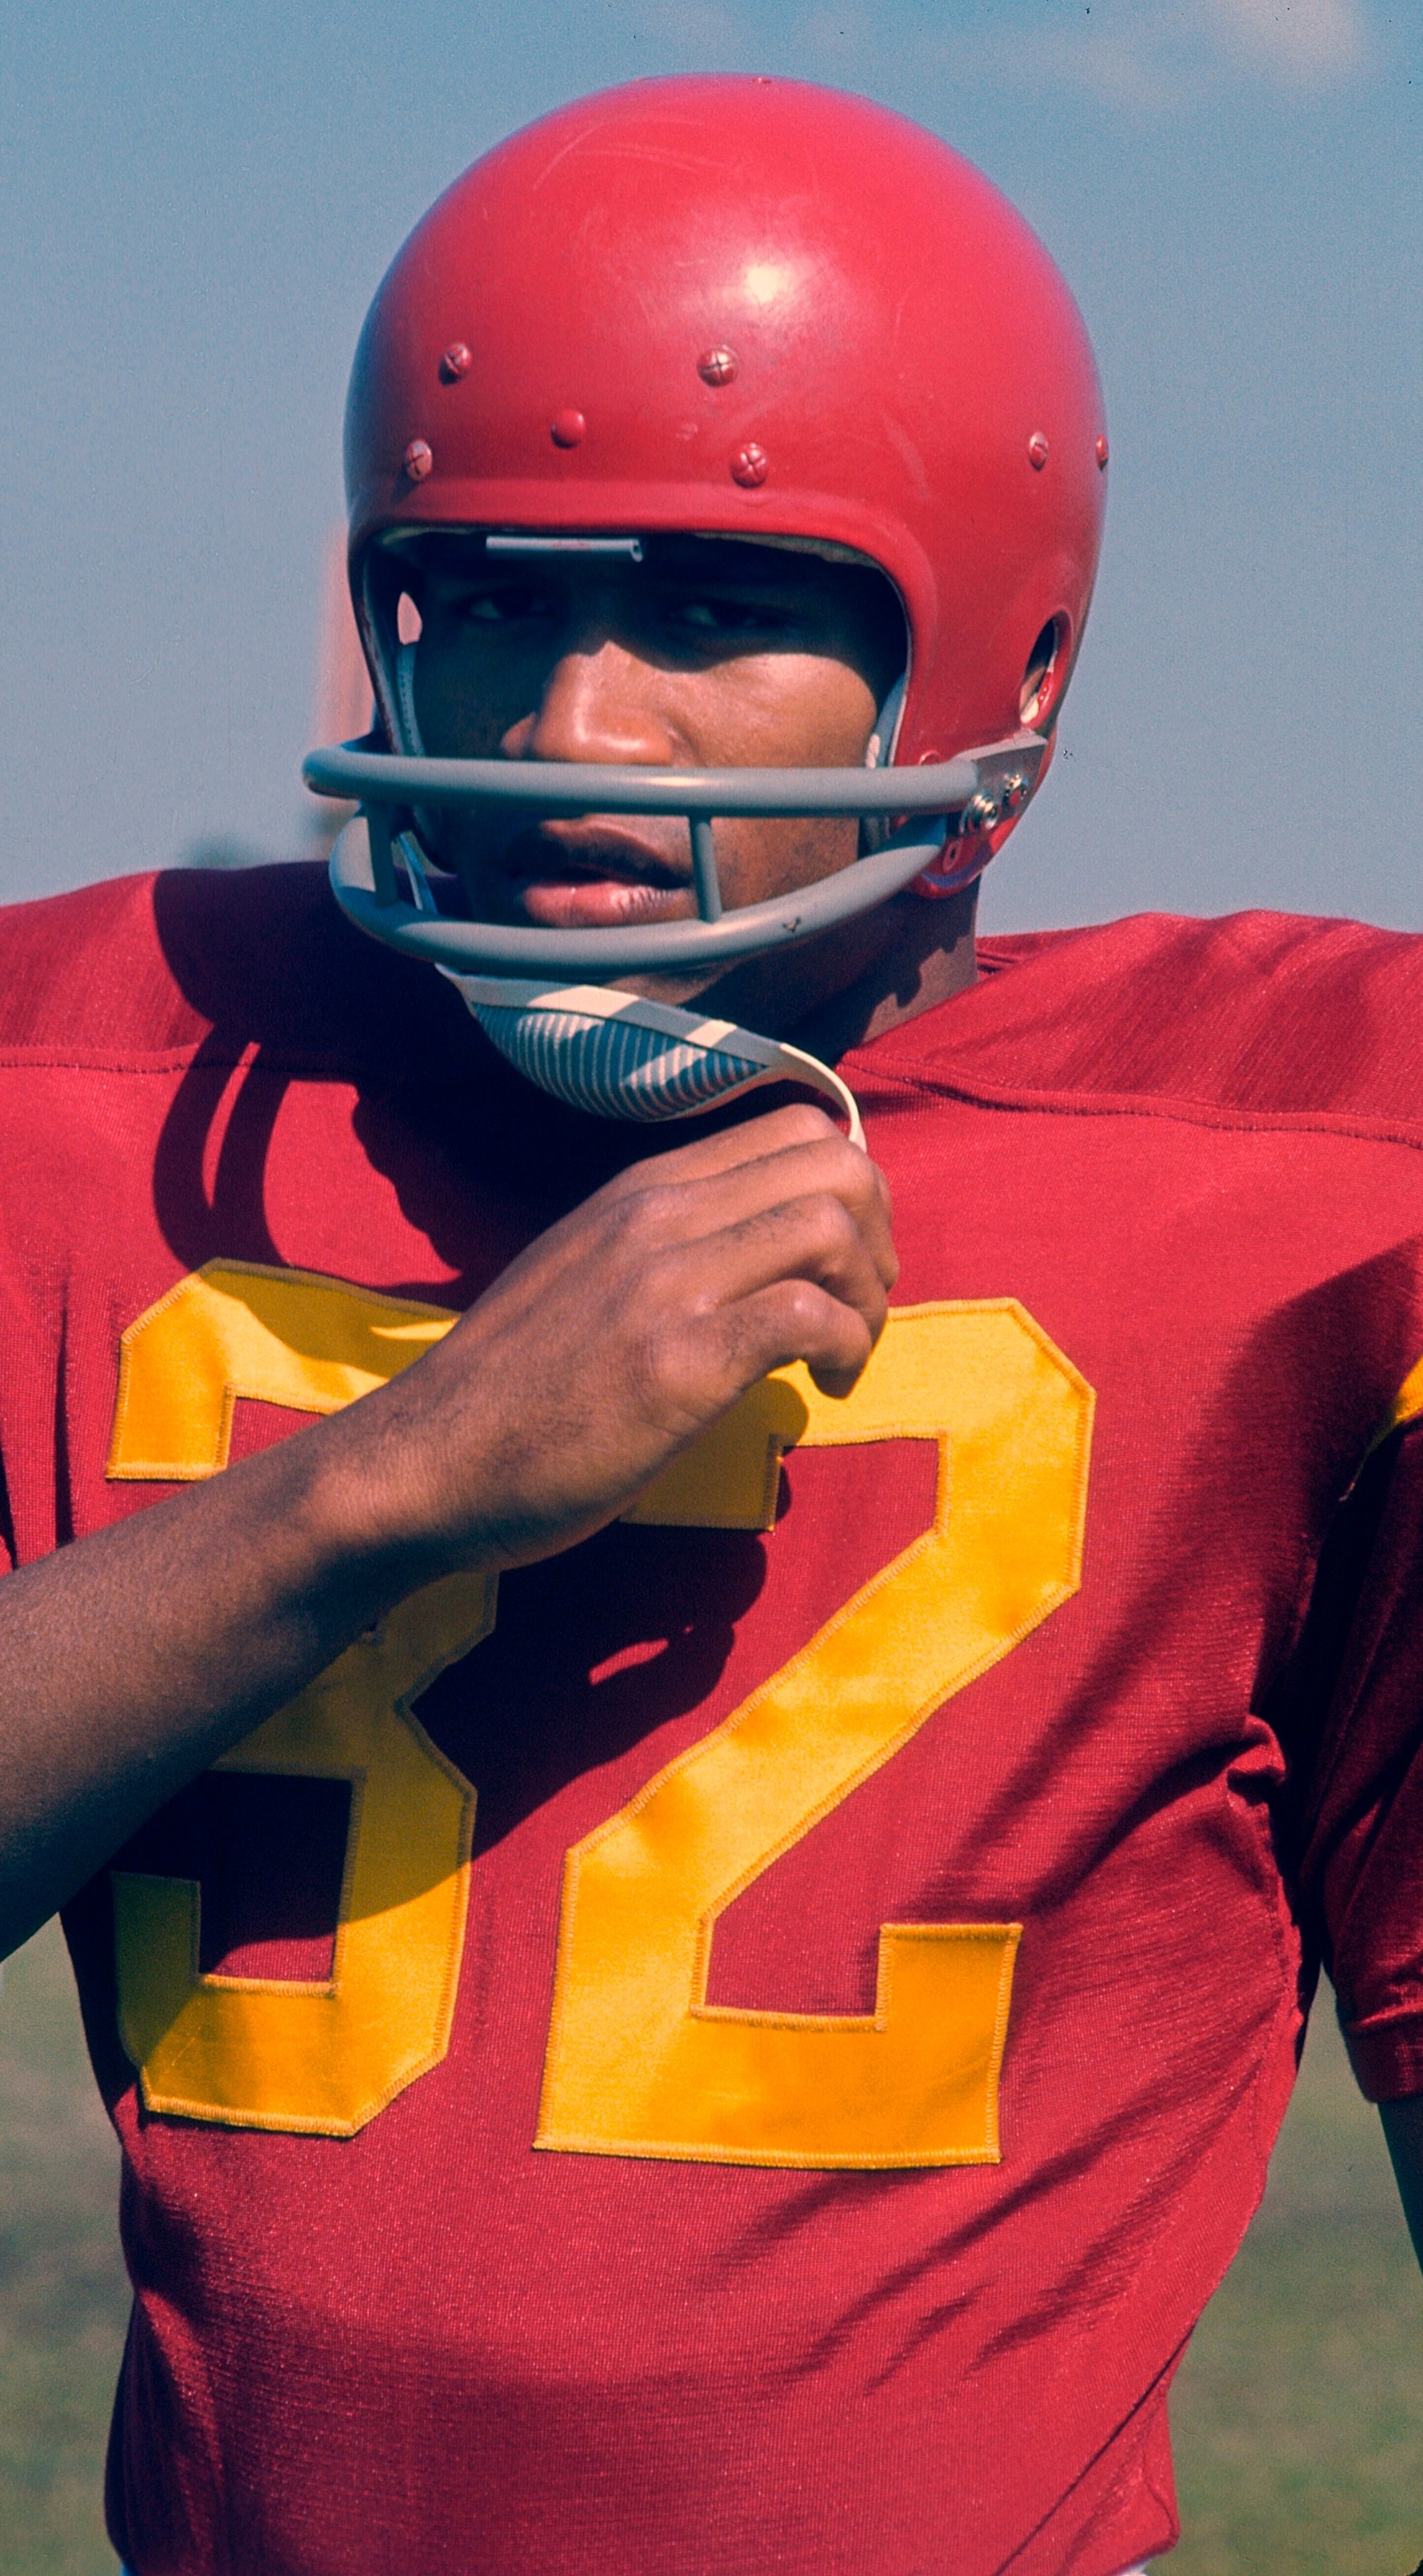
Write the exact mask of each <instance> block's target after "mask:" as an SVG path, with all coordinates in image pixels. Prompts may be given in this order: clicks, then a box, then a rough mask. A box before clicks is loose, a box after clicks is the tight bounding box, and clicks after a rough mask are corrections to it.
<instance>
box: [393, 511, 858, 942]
mask: <svg viewBox="0 0 1423 2576" xmlns="http://www.w3.org/2000/svg"><path fill="white" fill-rule="evenodd" d="M645 558H646V559H645V560H644V561H643V562H642V563H640V564H638V563H634V562H632V561H630V560H627V559H608V558H596V557H586V556H585V557H564V558H562V559H561V560H560V559H558V558H545V559H543V560H542V561H541V560H539V559H538V558H533V559H531V560H528V561H526V562H522V563H521V562H518V561H514V560H506V561H505V562H503V563H500V564H490V563H487V562H486V561H485V559H484V557H483V555H482V553H480V554H476V553H474V552H473V551H472V550H471V551H470V552H468V553H466V554H465V555H464V557H463V560H462V559H461V554H460V550H459V548H458V545H457V542H456V541H453V540H451V541H447V542H446V544H445V545H444V547H443V548H441V549H438V550H436V551H435V552H434V553H433V556H432V557H431V558H427V560H426V566H425V571H424V578H423V581H422V585H421V592H420V609H421V615H422V620H423V626H422V633H421V638H420V648H419V652H418V654H417V657H416V676H415V696H416V711H417V714H418V716H419V720H420V731H421V736H422V739H423V742H424V745H425V748H426V750H427V751H428V752H430V753H432V754H444V755H464V756H465V757H475V758H477V757H481V756H482V757H489V756H490V755H498V754H502V755H503V756H504V757H505V758H507V759H511V760H584V761H635V762H638V763H642V764H650V765H654V766H657V767H667V768H679V769H684V768H722V767H728V768H729V767H768V768H770V767H774V768H782V767H795V766H802V765H804V766H812V767H841V766H845V767H857V766H859V765H860V764H861V763H862V762H863V760H864V756H865V750H866V747H867V744H868V742H869V737H870V734H871V732H872V731H873V728H874V721H875V717H876V714H877V712H878V709H879V707H880V705H881V703H882V701H883V699H884V697H885V696H886V694H887V693H888V690H889V689H890V687H891V686H892V684H893V682H894V680H895V679H896V678H897V676H898V674H899V671H900V670H901V668H902V666H903V660H904V625H903V619H902V616H901V613H900V610H899V607H898V603H897V601H896V600H895V597H894V594H893V592H892V591H891V589H890V587H889V584H888V583H887V582H885V581H884V580H882V579H881V577H880V576H879V575H878V574H876V573H874V572H871V571H869V570H866V569H862V568H860V567H858V566H855V565H848V564H832V563H826V562H823V561H821V560H820V559H819V558H818V557H813V556H803V555H797V554H792V553H788V552H783V551H781V550H779V549H773V548H770V547H753V546H747V545H742V544H740V543H738V542H735V541H728V542H721V543H719V542H717V541H715V540H710V539H704V538H696V537H690V538H676V537H673V538H657V539H651V540H649V541H648V542H647V545H646V549H645ZM442 830H443V838H444V851H445V855H446V856H448V857H452V858H453V857H455V856H456V855H457V856H458V858H459V860H460V863H461V872H462V874H463V876H464V879H465V883H466V886H467V888H469V889H470V891H471V894H472V898H473V902H474V906H475V909H476V910H477V912H478V914H479V916H480V917H481V918H483V919H485V920H488V921H502V922H515V923H520V924H530V925H537V926H538V927H539V928H541V929H570V928H575V927H577V928H583V927H595V928H602V927H606V926H608V925H609V924H621V923H626V922H644V921H647V922H652V921H679V920H686V919H689V918H693V917H695V913H696V902H695V899H694V896H693V892H692V866H691V851H690V847H689V835H688V831H687V826H686V823H685V822H684V821H683V820H681V819H680V818H679V817H677V816H659V815H609V814H601V815H600V814H590V815H585V816H581V817H578V818H576V819H571V818H566V817H555V816H549V817H545V818H539V817H537V816H533V817H531V816H530V815H528V814H527V813H525V814H521V815H518V816H516V817H512V818H509V819H507V820H506V819H502V818H500V817H497V816H494V815H490V814H486V815H484V816H481V817H478V818H461V819H460V820H459V821H457V822H455V823H453V824H452V823H449V822H447V823H446V824H445V825H444V826H443V827H442ZM455 834H457V835H458V842H456V840H455V838H454V835H455ZM857 848H858V825H857V823H856V821H855V820H854V819H849V820H845V819H827V818H820V819H808V820H803V819H799V818H791V819H781V818H774V819H767V820H755V819H751V818H745V817H742V818H727V819H723V820H721V821H719V822H718V823H717V825H716V852H717V863H718V869H719V873H720V878H721V888H722V901H723V903H724V904H725V906H726V908H727V910H728V911H732V910H735V909H737V908H738V907H740V906H742V905H744V904H750V903H757V902H759V901H761V900H762V899H763V898H764V897H766V896H771V895H776V894H781V893H786V892H789V891H791V890H792V889H794V888H795V887H797V886H803V885H809V884H811V883H813V882H814V881H815V880H816V879H817V878H820V877H825V876H830V875H832V874H833V873H834V872H835V871H836V870H837V869H839V868H843V867H847V866H848V865H849V864H850V862H851V861H852V860H853V859H854V857H855V856H856V852H857Z"/></svg>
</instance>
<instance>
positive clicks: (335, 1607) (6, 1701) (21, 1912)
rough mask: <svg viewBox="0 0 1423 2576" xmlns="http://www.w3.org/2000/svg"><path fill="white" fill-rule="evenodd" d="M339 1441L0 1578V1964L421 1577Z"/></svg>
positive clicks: (327, 1438) (290, 1450) (321, 1436)
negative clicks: (371, 1507)
mask: <svg viewBox="0 0 1423 2576" xmlns="http://www.w3.org/2000/svg"><path fill="white" fill-rule="evenodd" d="M354 1427H355V1426H354V1425H351V1424H350V1423H349V1420H348V1418H344V1417H343V1420H342V1422H341V1423H323V1424H320V1425H316V1426H313V1428H312V1430H311V1431H309V1432H306V1433H302V1434H300V1435H298V1436H297V1438H295V1439H293V1440H290V1441H286V1442H284V1443H283V1444H282V1445H281V1446H280V1447H279V1448H277V1449H272V1450H268V1451H267V1452H265V1453H264V1454H262V1455H260V1456H258V1457H256V1458H251V1459H248V1460H247V1461H245V1462H244V1463H243V1464H242V1465H241V1466H239V1467H236V1468H233V1469H231V1470H229V1472H228V1473H227V1474H226V1475H224V1476H222V1477H219V1478H216V1479H215V1480H214V1481H213V1482H212V1483H211V1484H205V1485H200V1486H194V1487H192V1488H191V1489H190V1490H189V1491H188V1492H186V1493H183V1494H180V1495H177V1496H175V1497H173V1498H172V1499H171V1500H168V1501H165V1502H162V1503H159V1504H155V1505H154V1506H153V1507H152V1508H151V1509H149V1510H145V1511H142V1512H138V1513H135V1514H134V1515H133V1517H132V1518H130V1519H128V1520H125V1521H121V1522H119V1523H118V1524H117V1525H116V1526H115V1527H113V1528H111V1529H108V1530H105V1531H103V1532H101V1533H99V1534H97V1535H96V1536H94V1537H92V1538H88V1539H83V1540H80V1541H78V1542H76V1543H75V1544H74V1545H73V1546H70V1547H66V1548H62V1549H61V1550H60V1551H59V1552H58V1553H57V1554H56V1555H54V1556H51V1557H48V1558H46V1559H44V1561H43V1562H42V1563H39V1564H36V1565H32V1566H27V1567H23V1568H21V1569H20V1570H19V1571H18V1572H17V1573H14V1574H11V1575H9V1576H7V1577H6V1578H5V1579H4V1581H3V1582H0V1748H2V1749H0V1956H3V1955H4V1954H6V1953H8V1952H9V1951H10V1950H12V1949H14V1948H15V1947H16V1945H17V1944H18V1943H19V1942H21V1941H23V1940H25V1939H26V1938H27V1937H28V1935H29V1934H30V1933H31V1932H32V1931H33V1930H34V1929H35V1928H36V1926H37V1925H38V1924H40V1923H42V1922H43V1921H45V1919H46V1918H47V1916H48V1915H50V1914H51V1913H53V1911H54V1909H55V1907H56V1906H58V1905H61V1904H63V1903H64V1901H65V1900H66V1898H67V1897H69V1896H71V1895H72V1894H73V1893H74V1891H75V1889H76V1888H78V1887H80V1886H82V1885H83V1883H84V1881H85V1880H86V1879H87V1878H88V1877H89V1876H90V1875H91V1874H92V1872H93V1871H94V1870H95V1869H96V1868H98V1867H99V1866H100V1865H101V1864H102V1862H103V1861H104V1860H105V1859H106V1858H107V1857H108V1855H109V1854H110V1853H111V1852H112V1851H114V1850H116V1849H117V1848H118V1847H119V1846H120V1845H121V1844H122V1843H123V1842H124V1841H125V1840H126V1839H127V1838H128V1836H129V1835H130V1834H131V1833H133V1832H134V1831H135V1830H136V1828H137V1827H138V1826H139V1825H140V1824H141V1823H142V1822H143V1820H144V1819H145V1817H147V1816H149V1815H151V1814H152V1813H153V1811H154V1810H155V1808H157V1807H159V1806H161V1805H162V1803H163V1802H164V1800H165V1799H167V1798H170V1797H171V1796H173V1794H174V1793H175V1791H176V1790H178V1789H180V1788H181V1787H182V1786H183V1785H184V1784H185V1782H187V1781H188V1780H190V1779H192V1778H194V1777H195V1776H196V1774H197V1773H198V1772H200V1771H203V1770H205V1769H207V1768H208V1766H209V1765H210V1764H211V1763H212V1762H214V1761H216V1760H217V1758H218V1756H219V1755H220V1754H222V1753H225V1752H226V1751H228V1750H229V1748H230V1747H231V1746H232V1745H233V1744H235V1743H237V1742H239V1741H240V1740H241V1738H242V1737H243V1736H245V1735H247V1734H249V1733H250V1732H251V1730H252V1728H253V1727H255V1726H258V1725H260V1724H261V1722H262V1720H263V1719H264V1718H266V1717H268V1716H270V1715H271V1713H272V1711H273V1710H274V1709H277V1708H280V1707H281V1706H282V1705H283V1703H284V1702H285V1701H286V1700H288V1699H290V1698H291V1697H292V1696H293V1695H294V1694H295V1693H296V1692H297V1691H299V1690H300V1689H302V1688H303V1687H304V1685H305V1684H306V1683H307V1682H308V1681H310V1680H311V1679H312V1678H313V1676H314V1675H315V1674H316V1673H318V1672H320V1671H321V1670H322V1669H323V1667H324V1666H325V1665H327V1664H328V1663H330V1662H331V1661H332V1660H333V1659H334V1658H335V1656H337V1655H338V1654H340V1653H341V1652H342V1650H343V1648H344V1647H346V1646H347V1645H349V1644H350V1642H351V1640H352V1638H353V1637H355V1636H357V1635H358V1634H359V1633H360V1631H361V1630H362V1629H363V1628H365V1627H368V1626H369V1625H370V1624H371V1623H372V1622H373V1621H374V1620H376V1619H378V1618H379V1617H381V1616H382V1615H383V1613H384V1612H385V1611H386V1610H387V1609H388V1608H389V1607H390V1606H391V1603H392V1602H393V1601H395V1600H397V1599H399V1598H400V1597H401V1595H402V1594H403V1593H404V1592H405V1591H407V1590H409V1589H411V1588H412V1587H413V1585H414V1584H415V1583H417V1582H419V1581H421V1580H422V1579H425V1578H426V1573H427V1569H426V1568H425V1566H424V1565H423V1563H422V1562H421V1558H420V1554H419V1552H418V1551H417V1550H414V1549H412V1548H411V1547H410V1546H409V1545H408V1544H407V1545H405V1546H403V1547H402V1546H397V1545H394V1544H388V1543H382V1542H381V1541H380V1540H379V1539H377V1538H375V1537H373V1536H372V1535H371V1534H370V1533H369V1532H368V1531H367V1530H366V1529H365V1528H364V1527H363V1526H362V1523H361V1517H360V1514H359V1510H358V1509H353V1507H352V1505H353V1487H354V1485H355V1483H356V1481H357V1480H358V1479H359V1472H360V1461H359V1453H358V1449H357V1445H356V1443H354V1442H353V1441H352V1439H351V1437H350V1432H351V1430H352V1429H353V1428H354ZM439 1570H440V1568H439V1567H438V1565H432V1566H431V1567H430V1568H429V1569H428V1571H429V1572H430V1573H433V1572H438V1571H439Z"/></svg>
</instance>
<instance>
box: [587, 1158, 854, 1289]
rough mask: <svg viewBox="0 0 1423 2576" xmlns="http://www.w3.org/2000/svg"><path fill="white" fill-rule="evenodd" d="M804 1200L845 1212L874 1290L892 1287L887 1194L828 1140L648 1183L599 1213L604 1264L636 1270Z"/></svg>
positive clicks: (708, 1241)
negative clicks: (682, 1178) (830, 1203)
mask: <svg viewBox="0 0 1423 2576" xmlns="http://www.w3.org/2000/svg"><path fill="white" fill-rule="evenodd" d="M812 1198H826V1199H834V1200H835V1201H836V1202H837V1204H838V1205H839V1206H841V1207H842V1208H843V1209H844V1210H845V1212H846V1215H847V1217H848V1219H849V1221H850V1222H851V1224H852V1225H853V1226H854V1227H855V1229H856V1231H857V1233H858V1235H859V1237H860V1240H861V1241H862V1243H863V1244H864V1246H865V1248H866V1250H867V1251H868V1253H869V1257H870V1259H871V1260H872V1261H873V1263H874V1265H875V1268H876V1269H877V1271H878V1273H879V1276H880V1279H881V1282H882V1284H883V1285H884V1286H885V1287H886V1288H891V1287H893V1285H894V1282H895V1279H896V1278H897V1276H898V1272H899V1264H898V1260H897V1258H896V1255H895V1250H894V1242H893V1238H892V1236H891V1234H890V1223H889V1204H888V1201H889V1193H888V1191H887V1189H886V1187H885V1184H884V1181H883V1179H882V1177H881V1175H880V1174H879V1173H878V1171H877V1170H876V1168H875V1166H874V1165H873V1164H872V1163H871V1162H870V1161H869V1159H868V1157H867V1156H866V1155H864V1154H862V1153H861V1152H860V1151H859V1150H858V1148H857V1147H855V1146H853V1145H847V1144H845V1143H844V1141H843V1140H842V1139H841V1138H840V1137H837V1136H834V1135H830V1136H823V1137H820V1138H818V1139H817V1140H816V1141H815V1142H814V1143H811V1144H803V1145H794V1146H788V1147H785V1148H783V1149H782V1151H780V1152H779V1153H776V1154H772V1155H768V1156H766V1157H765V1158H764V1159H762V1160H760V1161H757V1162H754V1163H742V1164H739V1165H737V1166H736V1167H735V1168H734V1169H732V1170H729V1171H724V1172H720V1173H717V1174H715V1175H709V1176H707V1177H704V1178H703V1179H701V1180H699V1181H696V1182H689V1183H686V1184H683V1185H681V1186H679V1187H675V1188H668V1187H667V1186H666V1185H665V1184H664V1183H663V1182H662V1181H661V1180H660V1179H652V1180H649V1182H648V1183H647V1185H646V1186H645V1187H644V1188H642V1189H640V1190H638V1191H636V1192H635V1193H633V1194H631V1195H629V1196H627V1197H625V1198H623V1199H621V1200H619V1201H616V1202H614V1204H613V1205H612V1206H611V1207H609V1208H608V1209H606V1210H605V1211H603V1212H602V1214H603V1218H604V1221H605V1222H606V1224H607V1225H608V1226H609V1228H610V1229H611V1237H610V1241H609V1245H608V1251H607V1254H605V1256H604V1257H615V1258H617V1259H618V1260H619V1261H623V1262H629V1263H631V1264H633V1265H634V1266H636V1265H637V1264H638V1263H639V1262H640V1261H641V1260H642V1259H644V1258H646V1257H647V1256H648V1255H650V1254H654V1253H656V1252H660V1251H661V1250H662V1249H663V1248H664V1247H670V1246H676V1245H679V1244H681V1245H688V1246H690V1245H692V1244H698V1245H705V1244H708V1243H710V1242H711V1241H713V1240H714V1239H715V1238H716V1237H717V1236H718V1235H720V1234H723V1233H729V1232H732V1231H734V1230H735V1228H736V1227H737V1226H740V1225H744V1224H748V1223H749V1222H750V1221H751V1220H752V1219H753V1218H755V1217H758V1216H764V1215H769V1214H770V1213H772V1212H773V1211H774V1210H775V1209H776V1208H777V1207H780V1206H793V1205H795V1204H797V1203H798V1202H799V1201H801V1200H803V1199H812Z"/></svg>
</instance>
